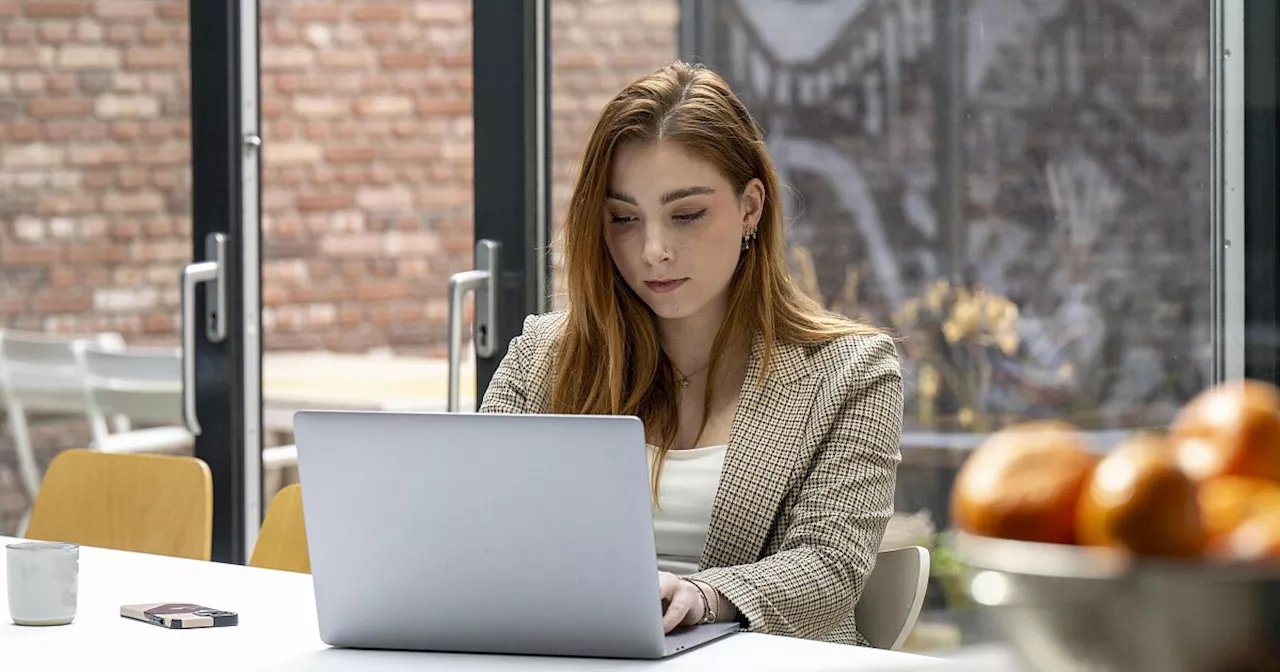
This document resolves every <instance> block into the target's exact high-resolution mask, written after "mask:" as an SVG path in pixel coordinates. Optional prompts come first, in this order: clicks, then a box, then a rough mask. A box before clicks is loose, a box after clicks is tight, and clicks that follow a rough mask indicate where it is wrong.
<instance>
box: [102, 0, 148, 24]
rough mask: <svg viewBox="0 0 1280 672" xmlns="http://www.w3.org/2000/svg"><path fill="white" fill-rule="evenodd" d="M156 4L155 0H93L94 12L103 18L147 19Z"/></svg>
mask: <svg viewBox="0 0 1280 672" xmlns="http://www.w3.org/2000/svg"><path fill="white" fill-rule="evenodd" d="M158 5H159V3H157V2H156V1H155V0H95V2H94V13H95V14H97V15H98V16H100V17H102V18H104V19H130V20H137V19H148V18H151V17H153V16H155V13H156V7H157V6H158Z"/></svg>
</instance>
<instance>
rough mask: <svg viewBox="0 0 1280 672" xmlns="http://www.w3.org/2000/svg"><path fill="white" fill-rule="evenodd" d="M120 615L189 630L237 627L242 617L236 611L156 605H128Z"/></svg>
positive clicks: (187, 605)
mask: <svg viewBox="0 0 1280 672" xmlns="http://www.w3.org/2000/svg"><path fill="white" fill-rule="evenodd" d="M120 615H121V616H124V617H125V618H132V619H134V620H135V621H143V622H146V623H151V624H152V625H158V626H160V627H162V628H171V629H174V630H187V629H190V628H221V627H225V626H231V625H237V624H239V622H240V616H239V615H238V614H236V613H235V612H234V611H222V610H221V609H210V608H209V607H202V606H200V605H198V604H185V603H172V602H170V603H156V604H126V605H124V606H123V607H120Z"/></svg>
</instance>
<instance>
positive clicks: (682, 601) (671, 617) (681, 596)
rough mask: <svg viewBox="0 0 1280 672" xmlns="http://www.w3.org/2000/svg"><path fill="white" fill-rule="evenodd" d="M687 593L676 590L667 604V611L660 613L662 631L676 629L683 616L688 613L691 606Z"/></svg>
mask: <svg viewBox="0 0 1280 672" xmlns="http://www.w3.org/2000/svg"><path fill="white" fill-rule="evenodd" d="M692 606H693V605H692V603H691V602H690V600H689V595H688V594H687V593H686V592H685V591H683V590H677V591H676V594H675V596H674V597H672V598H671V602H670V603H669V604H668V605H667V611H666V612H665V613H664V614H662V631H663V632H664V633H665V632H671V631H672V630H675V629H676V626H678V625H680V623H682V622H683V621H684V617H685V616H687V615H688V614H689V609H690V608H691V607H692Z"/></svg>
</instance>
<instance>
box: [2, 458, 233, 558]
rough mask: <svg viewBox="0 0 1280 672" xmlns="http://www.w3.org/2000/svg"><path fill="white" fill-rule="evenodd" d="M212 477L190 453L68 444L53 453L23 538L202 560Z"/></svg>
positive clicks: (206, 543)
mask: <svg viewBox="0 0 1280 672" xmlns="http://www.w3.org/2000/svg"><path fill="white" fill-rule="evenodd" d="M212 535H213V478H212V476H211V475H210V473H209V467H208V465H206V464H205V463H204V462H203V461H202V460H199V459H197V458H194V457H175V456H169V455H146V454H113V453H100V452H96V451H90V450H83V449H79V448H76V449H72V450H65V451H63V452H61V453H59V454H58V455H57V457H55V458H53V462H51V463H50V464H49V469H48V471H46V472H45V476H44V482H43V484H42V485H41V488H40V494H39V495H38V496H37V497H36V501H35V504H34V505H33V507H32V509H31V522H30V523H29V525H28V526H27V534H26V536H27V538H30V539H41V540H46V541H64V542H71V543H77V544H83V545H85V546H97V547H101V548H113V549H117V550H122V551H137V552H140V553H154V554H157V555H169V556H174V557H180V558H193V559H196V560H208V559H209V553H210V546H211V544H212Z"/></svg>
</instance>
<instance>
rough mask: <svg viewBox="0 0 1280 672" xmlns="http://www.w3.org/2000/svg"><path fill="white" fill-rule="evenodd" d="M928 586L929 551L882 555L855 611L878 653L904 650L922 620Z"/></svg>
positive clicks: (910, 549)
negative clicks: (921, 610)
mask: <svg viewBox="0 0 1280 672" xmlns="http://www.w3.org/2000/svg"><path fill="white" fill-rule="evenodd" d="M928 584H929V550H928V549H926V548H923V547H921V546H905V547H903V548H895V549H892V550H887V551H880V553H879V554H877V555H876V566H875V568H874V569H872V570H871V576H869V577H867V585H866V586H864V587H863V589H862V596H861V597H860V598H858V606H856V607H854V614H855V620H856V621H857V623H858V632H861V633H862V636H863V637H866V638H867V641H868V642H870V643H871V645H872V646H874V647H876V648H877V649H889V650H897V649H900V648H902V644H903V643H904V642H906V641H907V635H910V634H911V629H912V628H914V627H915V625H916V619H917V618H919V617H920V608H921V607H922V606H923V605H924V593H925V588H926V587H927V586H928Z"/></svg>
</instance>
